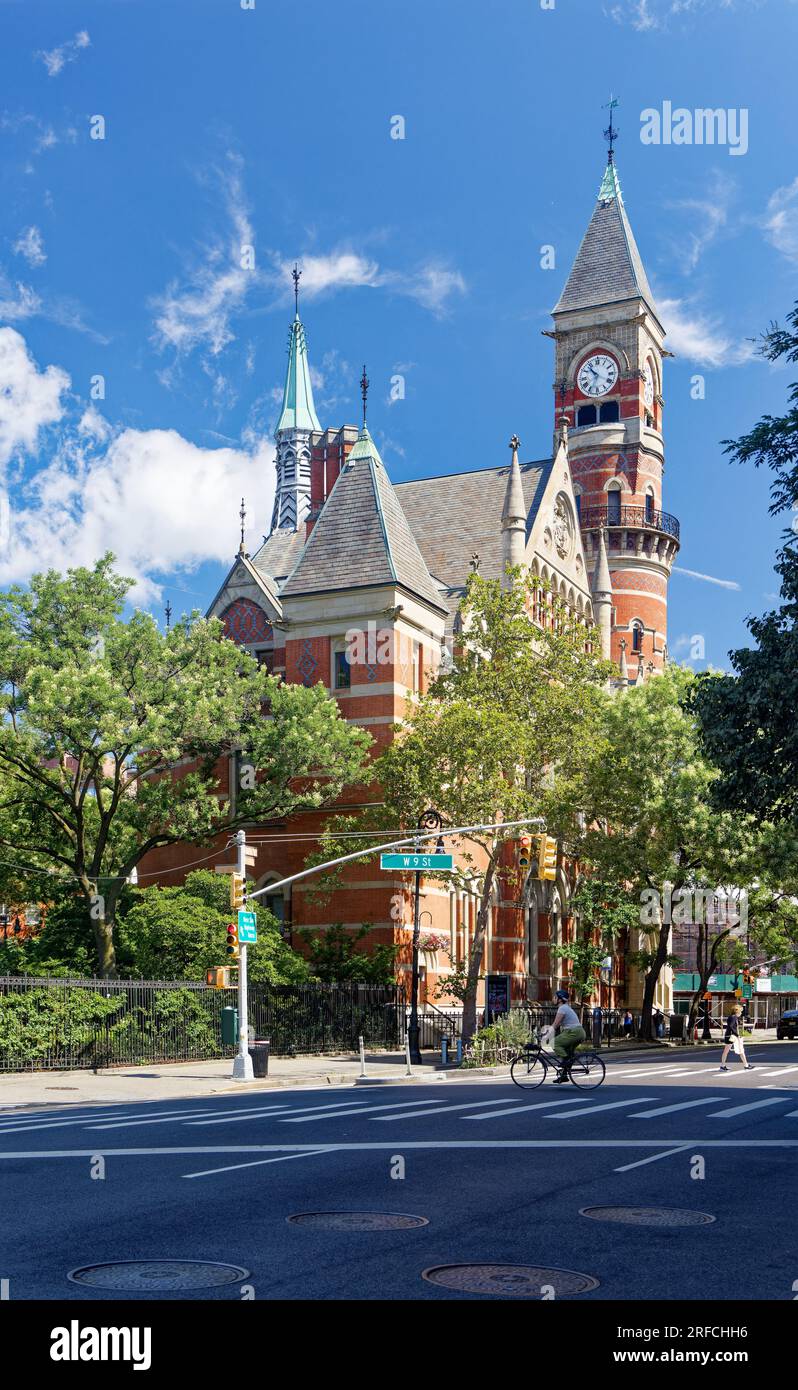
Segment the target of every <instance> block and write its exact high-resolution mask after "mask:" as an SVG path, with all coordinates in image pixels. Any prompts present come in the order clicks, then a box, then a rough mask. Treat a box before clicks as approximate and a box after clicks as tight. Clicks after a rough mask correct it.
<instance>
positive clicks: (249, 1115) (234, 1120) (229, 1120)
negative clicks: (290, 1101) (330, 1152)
mask: <svg viewBox="0 0 798 1390" xmlns="http://www.w3.org/2000/svg"><path fill="white" fill-rule="evenodd" d="M351 1105H352V1102H351V1100H336V1101H328V1103H327V1104H326V1105H303V1106H302V1107H301V1108H300V1109H299V1110H292V1109H291V1107H290V1106H288V1105H270V1106H268V1107H267V1108H266V1109H260V1110H242V1111H241V1112H240V1113H239V1114H236V1115H225V1116H224V1117H223V1118H222V1119H220V1120H215V1119H214V1120H187V1121H186V1124H187V1125H227V1124H240V1123H241V1121H242V1120H250V1119H259V1118H260V1116H261V1115H265V1116H267V1117H268V1116H272V1117H274V1116H275V1115H277V1116H282V1115H285V1116H286V1118H287V1117H288V1116H289V1115H304V1114H305V1113H306V1112H307V1111H308V1110H312V1111H313V1112H314V1113H316V1112H320V1113H323V1114H326V1113H327V1111H328V1110H342V1109H344V1107H347V1108H348V1107H351ZM357 1108H358V1109H359V1110H366V1109H368V1107H367V1105H366V1103H365V1101H363V1102H361V1103H360V1104H359V1105H358V1107H357ZM311 1118H312V1117H311Z"/></svg>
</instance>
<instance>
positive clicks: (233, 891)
mask: <svg viewBox="0 0 798 1390" xmlns="http://www.w3.org/2000/svg"><path fill="white" fill-rule="evenodd" d="M246 886H247V885H246V879H245V878H244V875H243V874H231V875H230V906H231V907H232V908H233V910H234V911H235V910H237V909H238V908H239V907H243V906H244V889H245V888H246Z"/></svg>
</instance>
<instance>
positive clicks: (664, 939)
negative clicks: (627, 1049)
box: [640, 922, 671, 1042]
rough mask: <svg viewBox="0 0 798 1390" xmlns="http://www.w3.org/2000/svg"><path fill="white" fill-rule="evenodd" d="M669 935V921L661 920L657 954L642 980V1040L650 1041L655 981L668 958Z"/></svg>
mask: <svg viewBox="0 0 798 1390" xmlns="http://www.w3.org/2000/svg"><path fill="white" fill-rule="evenodd" d="M670 935H671V928H670V923H669V922H663V923H662V925H661V926H660V929H659V941H658V942H657V954H656V956H655V957H654V963H653V964H652V966H651V969H650V970H649V972H648V974H647V975H646V977H645V980H644V982H643V1010H642V1013H641V1015H640V1036H641V1037H642V1038H643V1041H644V1042H651V1015H652V1013H653V1011H654V991H655V989H656V988H657V981H658V980H659V977H660V975H661V973H662V967H663V965H664V964H665V962H666V960H667V959H668V944H669V942H670Z"/></svg>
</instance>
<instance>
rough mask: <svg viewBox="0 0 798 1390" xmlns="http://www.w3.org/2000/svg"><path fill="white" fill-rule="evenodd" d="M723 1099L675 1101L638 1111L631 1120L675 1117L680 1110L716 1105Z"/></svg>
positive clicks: (708, 1098)
mask: <svg viewBox="0 0 798 1390" xmlns="http://www.w3.org/2000/svg"><path fill="white" fill-rule="evenodd" d="M725 1099H726V1097H725V1096H702V1097H701V1099H700V1100H677V1101H675V1102H674V1104H673V1105H656V1106H655V1107H654V1109H653V1110H638V1111H636V1112H635V1113H634V1114H633V1115H632V1116H631V1118H632V1119H633V1120H653V1119H655V1118H656V1117H657V1116H658V1115H675V1114H677V1113H678V1111H680V1110H693V1109H695V1107H696V1106H697V1105H718V1104H721V1103H722V1102H723V1101H724V1100H725Z"/></svg>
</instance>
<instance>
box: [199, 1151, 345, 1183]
mask: <svg viewBox="0 0 798 1390" xmlns="http://www.w3.org/2000/svg"><path fill="white" fill-rule="evenodd" d="M332 1153H335V1149H311V1150H310V1153H301V1154H281V1156H280V1157H279V1158H256V1159H254V1160H253V1161H252V1162H251V1163H229V1164H228V1165H227V1166H226V1167H225V1168H206V1169H205V1170H204V1171H203V1172H202V1173H184V1174H183V1177H184V1178H210V1177H213V1175H214V1173H234V1172H235V1171H236V1169H237V1168H262V1167H263V1165H264V1164H265V1163H289V1162H290V1161H291V1159H294V1158H315V1157H316V1155H317V1154H332Z"/></svg>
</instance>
